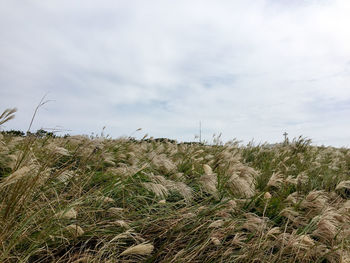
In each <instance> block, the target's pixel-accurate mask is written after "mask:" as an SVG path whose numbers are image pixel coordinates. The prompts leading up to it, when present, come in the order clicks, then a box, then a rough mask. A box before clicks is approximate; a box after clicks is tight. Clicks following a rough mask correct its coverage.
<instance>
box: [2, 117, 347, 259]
mask: <svg viewBox="0 0 350 263" xmlns="http://www.w3.org/2000/svg"><path fill="white" fill-rule="evenodd" d="M11 114H13V113H11ZM4 116H5V117H4ZM4 116H2V117H0V123H4V122H1V121H2V120H4V119H2V118H3V117H4V118H10V117H9V116H10V115H9V114H5V115H4ZM44 135H45V134H44ZM44 135H42V136H33V135H30V134H29V135H27V136H23V135H20V134H15V133H11V132H10V133H1V134H0V242H1V247H0V262H76V263H77V262H350V200H349V197H350V175H349V171H350V170H349V168H350V151H349V149H337V148H332V147H316V146H312V145H311V144H310V141H309V140H306V139H304V138H298V139H295V140H293V141H292V142H290V143H282V144H277V145H274V146H269V145H258V146H256V145H247V146H244V147H243V146H239V144H238V143H237V142H236V141H232V142H230V143H226V144H223V143H221V142H220V140H219V139H217V140H215V142H216V144H214V145H205V144H178V143H176V142H173V141H167V140H161V141H155V140H147V141H145V140H143V141H136V140H129V139H127V138H120V139H116V140H113V139H109V138H104V137H96V138H88V137H84V136H66V137H65V138H61V137H54V136H44Z"/></svg>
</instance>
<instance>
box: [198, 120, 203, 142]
mask: <svg viewBox="0 0 350 263" xmlns="http://www.w3.org/2000/svg"><path fill="white" fill-rule="evenodd" d="M199 143H202V122H201V121H199Z"/></svg>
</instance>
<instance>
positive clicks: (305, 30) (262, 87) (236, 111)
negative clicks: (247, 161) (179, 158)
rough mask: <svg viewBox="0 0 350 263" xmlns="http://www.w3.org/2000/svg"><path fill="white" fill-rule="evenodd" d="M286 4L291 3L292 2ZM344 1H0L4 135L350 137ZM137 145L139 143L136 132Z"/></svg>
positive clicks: (349, 40)
mask: <svg viewBox="0 0 350 263" xmlns="http://www.w3.org/2000/svg"><path fill="white" fill-rule="evenodd" d="M291 2H293V4H291ZM349 11H350V3H349V1H345V0H337V1H326V0H319V1H272V0H259V1H254V3H252V2H249V1H243V0H242V1H228V0H226V1H212V0H207V1H199V0H192V1H184V0H179V1H176V2H174V1H170V0H153V1H141V0H139V1H138V0H132V1H118V0H117V1H112V0H110V1H107V0H102V1H92V0H84V1H68V0H64V1H39V0H38V1H34V0H33V1H29V0H27V1H17V0H13V1H3V2H2V3H0V34H1V36H2V37H1V38H0V56H1V59H0V87H1V88H0V97H1V98H2V100H1V105H2V107H3V108H5V107H11V106H17V107H18V108H19V112H18V114H17V118H16V119H15V120H14V121H12V122H11V123H8V124H7V127H6V128H16V129H26V128H27V126H28V124H29V121H30V118H31V114H32V112H33V110H34V108H35V106H36V104H37V103H38V101H39V100H40V98H41V97H42V96H43V95H44V94H46V93H48V95H47V98H48V99H53V100H55V101H54V102H50V103H48V104H47V105H46V106H45V107H44V108H43V109H41V111H40V112H39V114H38V116H37V119H36V120H35V125H34V129H36V128H40V127H56V126H60V127H63V128H65V129H69V130H71V131H70V133H72V134H76V133H85V134H90V133H91V132H99V131H100V130H101V129H102V127H103V126H107V129H106V130H107V132H108V133H109V134H111V135H112V136H114V137H118V136H121V135H129V134H131V133H132V132H133V131H134V130H136V129H137V128H139V127H142V128H143V132H144V133H148V134H150V135H152V136H154V137H170V138H175V139H178V140H193V139H194V135H195V134H197V133H198V123H199V121H200V120H201V121H202V126H203V137H204V138H205V139H207V140H209V141H210V140H211V135H212V134H213V133H220V132H222V134H223V139H225V140H227V139H232V138H238V139H240V140H243V141H244V142H248V141H250V140H251V139H253V138H254V140H255V141H256V142H263V141H269V142H276V141H280V140H281V139H282V133H283V132H284V131H288V132H289V134H290V136H291V137H294V136H299V135H304V136H308V137H310V138H312V139H314V141H315V142H316V143H317V144H327V145H328V144H332V145H335V146H345V145H348V144H349V139H350V136H349V135H348V132H347V131H348V130H349V128H350V120H349V118H348V116H350V115H349V113H350V88H349V87H348V85H349V80H350V74H349V73H350V34H349V33H348V25H349V24H350V17H349V16H348V14H349ZM139 136H142V134H140V135H139Z"/></svg>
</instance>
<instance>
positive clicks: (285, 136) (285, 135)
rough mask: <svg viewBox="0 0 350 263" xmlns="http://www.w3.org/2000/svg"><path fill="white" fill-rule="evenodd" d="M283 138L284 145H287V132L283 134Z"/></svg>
mask: <svg viewBox="0 0 350 263" xmlns="http://www.w3.org/2000/svg"><path fill="white" fill-rule="evenodd" d="M283 136H284V143H288V137H287V136H288V133H287V132H284V133H283Z"/></svg>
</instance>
